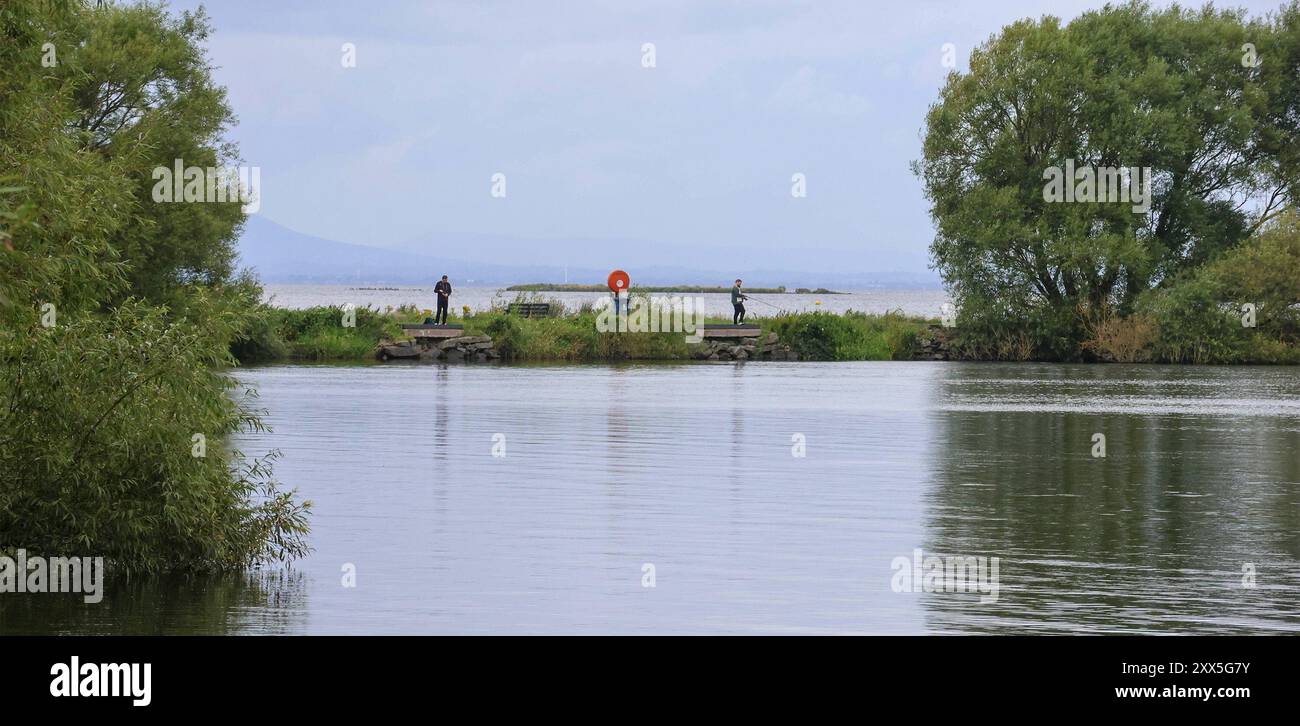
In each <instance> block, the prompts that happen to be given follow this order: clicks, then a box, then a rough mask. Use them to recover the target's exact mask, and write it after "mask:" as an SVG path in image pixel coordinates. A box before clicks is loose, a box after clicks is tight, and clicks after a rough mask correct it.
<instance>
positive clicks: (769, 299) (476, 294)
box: [264, 281, 949, 318]
mask: <svg viewBox="0 0 1300 726" xmlns="http://www.w3.org/2000/svg"><path fill="white" fill-rule="evenodd" d="M453 283H454V281H453ZM264 292H265V296H264V297H265V299H266V300H267V301H268V302H270V303H271V304H272V305H275V306H276V307H282V308H309V307H315V306H317V305H340V306H341V305H344V304H348V303H351V304H352V305H356V306H357V307H371V308H374V309H377V310H383V309H384V308H385V307H388V306H392V307H398V306H401V305H404V304H412V305H416V306H417V307H421V308H432V307H434V306H435V305H436V303H435V297H434V294H433V287H432V286H430V287H392V288H367V287H364V286H359V287H353V286H350V285H266V287H265V290H264ZM654 294H656V295H658V294H661V293H654ZM663 294H667V293H663ZM519 296H524V297H526V298H528V299H532V298H534V297H535V298H537V299H539V300H558V301H559V302H561V303H563V304H564V305H565V306H567V307H569V308H577V307H578V306H580V305H582V304H584V303H586V304H590V303H593V302H597V301H599V302H605V301H608V300H609V299H610V295H609V293H598V292H537V293H521V292H507V291H506V290H505V289H504V288H500V287H462V286H456V287H454V289H453V292H452V296H451V309H452V310H451V312H452V314H453V315H459V314H460V310H461V306H463V305H468V306H469V307H470V309H471V310H474V311H483V310H488V309H489V308H491V307H493V306H494V305H496V306H500V305H504V304H506V303H509V302H512V301H514V300H515V299H516V298H518V297H519ZM691 297H692V298H695V297H699V298H703V299H704V303H705V311H706V314H708V315H710V316H713V317H725V318H730V317H731V312H732V310H731V296H730V294H729V293H708V294H704V295H691ZM948 300H949V298H948V293H947V292H945V291H943V290H939V289H934V290H926V289H919V290H848V291H841V293H840V294H836V295H812V294H803V295H800V294H795V293H784V294H758V293H756V294H753V295H751V299H750V302H749V303H748V304H747V305H746V308H747V311H748V313H749V315H751V316H762V317H771V316H772V315H776V314H779V313H780V312H782V311H785V312H803V311H809V310H822V311H826V312H832V313H843V312H845V311H848V310H856V311H858V312H862V313H876V314H880V313H887V312H890V311H895V310H896V311H900V312H902V313H904V314H907V315H919V316H923V317H928V318H938V317H940V315H941V314H942V312H943V311H942V308H943V304H944V303H946V302H948Z"/></svg>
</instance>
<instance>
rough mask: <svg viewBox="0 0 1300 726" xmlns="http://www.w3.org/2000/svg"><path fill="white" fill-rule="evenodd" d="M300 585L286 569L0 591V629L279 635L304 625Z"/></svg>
mask: <svg viewBox="0 0 1300 726" xmlns="http://www.w3.org/2000/svg"><path fill="white" fill-rule="evenodd" d="M307 589H308V588H307V583H306V581H305V579H304V575H303V573H301V572H298V571H294V570H287V569H284V570H282V569H275V570H265V571H253V572H247V573H232V574H227V575H215V576H174V577H135V578H130V579H128V578H122V577H117V578H110V579H109V580H107V581H106V582H105V583H104V599H103V600H102V601H101V602H98V603H94V604H90V603H86V602H85V601H84V600H83V599H82V596H81V595H79V594H53V593H42V594H22V595H18V594H14V593H6V594H3V595H0V634H4V635H32V634H52V635H61V634H79V635H182V634H183V635H226V634H250V633H251V634H263V635H285V634H293V633H300V632H303V631H304V630H305V629H306V626H307V620H308V613H309V612H310V608H309V598H308V596H307Z"/></svg>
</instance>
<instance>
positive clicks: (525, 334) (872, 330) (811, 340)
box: [231, 297, 932, 363]
mask: <svg viewBox="0 0 1300 726" xmlns="http://www.w3.org/2000/svg"><path fill="white" fill-rule="evenodd" d="M529 301H531V302H537V301H539V299H538V298H536V297H533V298H530V299H529ZM545 302H549V303H550V304H551V306H552V311H553V313H554V314H553V315H552V316H551V317H546V318H521V317H519V316H517V315H509V314H507V313H506V311H505V309H504V308H494V309H492V310H488V311H483V312H477V313H472V314H469V315H465V314H464V311H463V310H462V311H461V313H462V314H461V315H459V316H453V317H452V318H451V320H450V321H449V322H451V323H453V324H458V325H463V326H464V328H465V334H466V335H489V336H491V337H492V340H493V341H494V343H495V347H496V350H497V351H498V352H500V353H501V356H502V358H503V359H504V360H508V361H522V362H528V361H537V362H540V361H571V362H603V361H619V360H690V359H691V357H692V354H693V352H694V351H695V350H696V349H697V346H696V345H695V344H691V343H688V342H687V341H686V340H685V336H684V335H683V334H682V333H640V334H637V333H601V332H599V331H598V330H597V328H596V319H597V315H598V311H597V310H595V309H593V308H592V307H591V306H589V305H587V306H583V307H581V308H577V309H566V308H565V306H564V305H563V304H562V303H560V302H558V301H555V300H550V301H545ZM263 312H264V314H263V317H262V321H261V323H260V324H259V325H258V326H257V329H256V330H255V331H254V332H253V333H252V334H250V335H249V336H247V337H246V338H244V339H243V340H240V341H238V342H237V343H236V344H235V345H233V346H232V349H231V352H232V353H233V354H234V355H235V356H236V357H237V358H238V359H239V360H240V361H241V362H244V363H262V362H275V361H288V360H316V361H349V360H351V361H363V360H370V359H371V358H373V356H374V352H375V347H376V346H377V345H378V344H379V343H380V342H383V341H390V340H400V339H402V337H403V335H402V329H401V324H402V323H420V322H423V321H424V320H425V318H426V317H428V316H430V315H431V314H432V313H431V312H430V311H428V310H422V309H419V308H415V307H409V306H407V307H401V308H390V309H386V310H374V309H367V308H358V309H356V310H354V311H351V313H349V311H347V310H344V309H343V308H339V307H316V308H308V309H305V310H286V309H280V308H267V309H265V310H264V311H263ZM349 314H351V315H352V316H353V317H351V318H349V317H348V316H349ZM345 322H350V323H352V325H350V326H348V325H345ZM707 322H708V323H730V322H731V320H730V319H726V320H723V319H721V318H710V319H708V320H707ZM750 322H753V323H755V324H757V325H758V326H759V327H760V328H761V330H762V334H763V335H766V334H768V333H776V334H777V336H778V337H779V339H780V341H781V343H782V344H784V345H789V346H790V347H791V349H792V350H793V351H794V352H797V353H799V355H800V357H801V358H803V359H806V360H897V359H906V358H909V357H911V354H912V350H913V347H914V345H915V342H916V336H917V333H918V332H920V331H921V330H922V329H924V328H925V327H926V325H927V324H928V323H929V322H932V321H926V320H924V319H921V318H915V317H907V316H903V315H900V314H886V315H867V314H864V313H856V312H848V313H845V314H843V315H836V314H833V313H822V312H816V313H798V314H788V315H781V316H777V317H771V318H761V317H760V318H753V319H751V321H750Z"/></svg>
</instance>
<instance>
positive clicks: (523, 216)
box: [172, 0, 1278, 272]
mask: <svg viewBox="0 0 1300 726" xmlns="http://www.w3.org/2000/svg"><path fill="white" fill-rule="evenodd" d="M198 4H199V3H197V2H174V3H172V6H173V7H176V8H194V7H196V6H197V5H198ZM1101 4H1102V3H1100V2H1079V1H1076V0H994V1H989V0H968V1H964V2H939V1H926V0H909V1H908V2H883V3H877V2H870V1H868V0H844V1H842V2H797V1H793V0H767V1H760V0H749V1H746V2H739V1H730V2H710V1H708V0H665V1H661V2H637V1H635V0H587V1H585V2H576V1H574V2H540V1H531V2H530V1H520V2H505V1H500V2H498V1H495V0H474V1H470V0H465V1H460V2H416V1H414V0H411V1H404V0H368V1H362V0H354V1H351V2H341V1H331V0H276V1H274V2H272V1H270V0H217V2H208V3H206V6H207V9H208V12H209V14H210V16H211V17H212V19H213V22H214V25H215V28H216V31H215V33H214V35H213V37H212V38H211V39H210V42H209V47H210V51H211V56H212V59H213V62H214V63H215V64H216V65H217V66H219V69H218V71H217V79H218V80H219V81H220V82H221V83H222V84H224V85H225V86H226V87H227V88H228V89H229V92H230V100H231V103H232V105H233V107H234V110H235V113H236V114H237V115H238V117H239V120H240V123H239V126H238V127H237V128H236V129H234V131H233V132H232V134H231V136H232V138H233V139H234V140H235V141H237V142H238V143H239V145H240V147H241V150H242V154H243V157H244V159H245V162H246V163H247V164H250V165H256V166H259V167H261V169H262V184H263V200H262V207H261V212H260V213H261V214H262V215H263V216H265V217H267V218H268V219H270V220H273V221H275V222H277V223H279V224H282V225H284V226H287V227H290V228H292V229H295V230H298V231H301V232H304V233H308V234H312V235H316V236H320V237H326V238H330V239H336V240H341V241H345V242H354V243H360V244H370V245H376V246H381V247H402V248H406V249H417V250H421V251H427V252H430V253H438V254H443V255H448V256H456V257H462V258H467V259H469V258H473V257H474V256H475V250H474V249H470V248H466V247H472V246H469V245H463V244H458V243H457V240H458V239H461V238H462V237H463V236H464V235H467V234H490V235H517V236H522V237H538V238H554V241H553V242H550V243H549V244H552V245H554V246H555V249H556V254H557V256H559V257H563V256H564V254H565V244H566V243H565V241H564V240H565V239H572V238H588V239H613V238H618V239H628V240H640V241H643V243H644V244H646V245H649V246H654V245H664V246H665V249H672V250H675V251H677V252H678V253H679V252H680V251H681V250H682V249H687V250H694V251H695V253H696V254H698V258H699V263H700V265H701V266H716V262H717V259H718V258H719V257H726V256H729V255H732V254H734V249H735V248H748V249H749V250H750V254H751V255H752V256H753V257H755V258H757V259H758V260H775V261H777V263H778V264H784V265H790V266H795V267H797V268H798V269H801V270H807V271H814V272H816V271H826V272H832V271H874V270H900V271H924V270H925V269H926V267H927V260H928V254H927V247H928V245H929V243H930V240H931V237H932V234H933V231H932V226H931V223H930V220H929V217H928V215H927V212H926V204H925V200H924V198H923V197H922V195H921V191H920V184H919V182H918V180H917V179H916V178H915V177H914V176H913V175H912V173H911V171H910V170H909V168H908V164H909V162H910V161H912V160H913V159H916V158H917V157H918V156H919V154H920V128H921V125H922V122H923V118H924V114H925V111H926V108H927V106H928V105H929V104H930V103H931V102H933V100H934V99H935V98H936V95H937V91H938V89H939V87H940V85H941V84H942V81H943V77H944V73H945V72H946V70H947V69H945V68H944V67H943V65H942V62H941V61H942V56H943V52H942V48H943V45H944V44H945V43H952V44H953V45H954V46H955V47H956V56H957V57H956V62H957V66H958V69H959V70H964V69H965V68H966V60H967V57H968V54H969V51H970V49H971V47H972V46H974V45H976V44H978V43H980V42H982V41H984V40H986V39H987V38H988V37H989V36H990V35H991V34H993V33H996V32H997V31H998V30H999V29H1000V28H1001V27H1002V26H1003V25H1005V24H1007V23H1009V22H1011V21H1014V20H1016V19H1018V18H1022V17H1026V16H1033V17H1037V16H1040V15H1042V14H1044V13H1051V14H1054V15H1058V16H1061V17H1064V18H1070V17H1073V16H1075V15H1077V14H1078V13H1079V12H1081V11H1083V10H1085V9H1088V8H1094V7H1098V6H1100V5H1101ZM1234 5H1236V6H1240V7H1246V8H1248V9H1250V10H1251V11H1252V12H1253V13H1263V12H1264V11H1267V10H1270V9H1274V8H1276V7H1277V5H1278V2H1276V0H1273V1H1269V2H1260V1H1258V0H1256V1H1253V2H1240V3H1234ZM344 43H352V44H355V47H356V67H355V68H344V67H343V66H342V63H341V62H340V60H341V58H342V55H343V52H342V50H341V48H342V46H343V44H344ZM646 43H653V44H654V51H655V67H654V68H645V67H643V65H642V58H643V51H642V47H643V45H644V44H646ZM496 173H502V174H504V175H505V178H506V197H505V198H504V199H498V198H493V197H492V195H491V193H490V192H491V188H492V175H493V174H496ZM795 173H802V174H804V175H805V176H806V179H807V197H806V198H802V199H798V198H794V197H792V196H791V194H790V189H791V176H792V175H793V174H795ZM634 244H639V243H634ZM440 245H441V246H443V247H448V246H450V247H461V248H462V249H439V246H440ZM570 262H572V263H574V264H577V263H579V262H580V261H570ZM676 262H678V263H688V264H689V261H687V260H676ZM754 264H757V265H759V266H770V265H764V264H762V262H755V263H754Z"/></svg>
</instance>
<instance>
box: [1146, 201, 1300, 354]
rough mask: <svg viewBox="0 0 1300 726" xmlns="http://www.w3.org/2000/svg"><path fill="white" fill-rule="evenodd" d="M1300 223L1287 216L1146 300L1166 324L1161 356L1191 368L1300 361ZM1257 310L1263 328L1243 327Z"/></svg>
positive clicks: (1160, 338)
mask: <svg viewBox="0 0 1300 726" xmlns="http://www.w3.org/2000/svg"><path fill="white" fill-rule="evenodd" d="M1297 271H1300V218H1298V217H1297V215H1296V213H1295V212H1294V211H1288V212H1287V213H1286V214H1284V215H1283V216H1281V217H1279V218H1278V220H1277V221H1276V222H1275V223H1274V224H1272V225H1270V226H1269V227H1268V228H1267V229H1266V230H1265V231H1264V232H1263V233H1262V234H1260V235H1259V236H1258V237H1256V238H1254V239H1252V240H1250V241H1249V242H1248V243H1246V244H1244V245H1242V246H1240V247H1238V248H1236V249H1234V250H1233V251H1231V252H1229V253H1228V254H1226V255H1224V256H1223V257H1222V258H1221V259H1219V260H1217V261H1215V262H1214V263H1212V264H1209V265H1206V266H1204V267H1203V268H1200V269H1198V270H1196V271H1194V272H1192V273H1189V274H1187V275H1185V276H1184V277H1183V278H1180V279H1179V280H1176V281H1174V282H1173V283H1172V284H1170V285H1167V286H1165V287H1164V288H1162V289H1159V290H1155V291H1152V292H1150V293H1148V294H1147V295H1145V296H1143V297H1142V299H1141V300H1140V301H1139V307H1140V309H1141V310H1142V311H1143V312H1144V313H1146V314H1147V315H1150V316H1151V317H1152V318H1154V319H1155V320H1156V321H1157V323H1158V327H1159V335H1158V340H1157V343H1156V355H1157V357H1158V358H1159V359H1161V360H1166V361H1172V362H1185V363H1295V362H1300V346H1297V344H1298V343H1300V275H1298V274H1297ZM1246 304H1252V305H1254V306H1255V323H1256V327H1254V328H1249V327H1246V326H1244V325H1243V324H1242V318H1243V315H1244V313H1243V310H1242V306H1244V305H1246Z"/></svg>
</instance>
